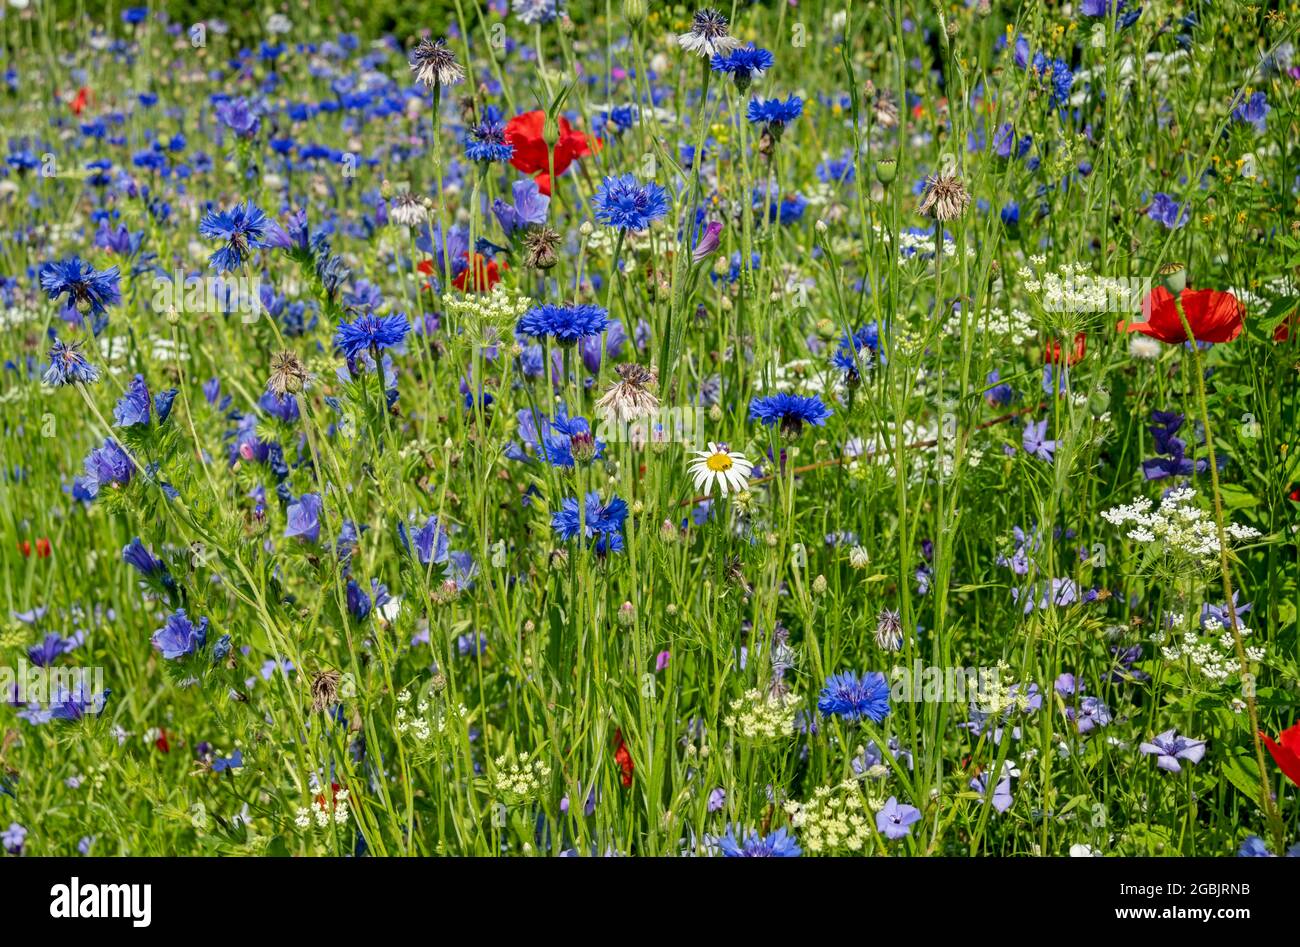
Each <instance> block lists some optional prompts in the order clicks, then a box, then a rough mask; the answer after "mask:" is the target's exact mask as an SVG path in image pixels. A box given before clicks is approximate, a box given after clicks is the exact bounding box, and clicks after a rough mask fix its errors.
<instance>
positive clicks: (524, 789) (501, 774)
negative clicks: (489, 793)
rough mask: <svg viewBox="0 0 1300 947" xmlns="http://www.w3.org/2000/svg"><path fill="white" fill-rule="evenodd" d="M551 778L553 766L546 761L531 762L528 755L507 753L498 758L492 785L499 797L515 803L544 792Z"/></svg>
mask: <svg viewBox="0 0 1300 947" xmlns="http://www.w3.org/2000/svg"><path fill="white" fill-rule="evenodd" d="M550 778H551V766H550V764H549V763H547V762H545V761H544V760H531V761H530V760H529V758H528V754H527V753H519V754H517V755H516V754H515V753H513V752H512V753H506V754H503V755H502V756H498V757H497V758H496V774H495V775H494V776H493V777H492V784H493V786H494V787H495V788H496V791H497V793H498V794H499V795H501V796H504V797H506V798H507V799H512V800H515V801H519V800H523V799H528V798H530V797H532V796H535V795H537V794H538V793H539V792H541V790H542V785H543V784H544V783H545V782H546V781H547V780H549V779H550Z"/></svg>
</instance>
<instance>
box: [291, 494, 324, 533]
mask: <svg viewBox="0 0 1300 947" xmlns="http://www.w3.org/2000/svg"><path fill="white" fill-rule="evenodd" d="M322 506H323V504H322V502H321V498H320V494H319V493H304V494H303V495H302V496H300V497H299V498H298V499H297V500H295V501H294V502H292V503H290V504H289V509H288V523H287V524H286V526H285V530H284V535H285V536H286V537H289V536H298V537H300V538H302V539H305V540H307V542H309V543H314V542H317V541H318V540H319V539H320V514H321V507H322Z"/></svg>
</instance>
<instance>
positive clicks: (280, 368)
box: [266, 349, 307, 398]
mask: <svg viewBox="0 0 1300 947" xmlns="http://www.w3.org/2000/svg"><path fill="white" fill-rule="evenodd" d="M306 382H307V369H306V368H305V367H304V366H303V364H302V360H301V359H299V358H298V355H297V353H295V352H291V351H289V350H288V349H285V350H283V351H280V352H276V353H275V354H274V355H272V356H271V376H270V377H269V378H267V380H266V389H267V391H269V392H271V393H272V394H274V395H275V396H276V397H279V398H283V397H284V396H285V395H295V394H297V393H298V392H300V391H302V387H303V385H304V384H306Z"/></svg>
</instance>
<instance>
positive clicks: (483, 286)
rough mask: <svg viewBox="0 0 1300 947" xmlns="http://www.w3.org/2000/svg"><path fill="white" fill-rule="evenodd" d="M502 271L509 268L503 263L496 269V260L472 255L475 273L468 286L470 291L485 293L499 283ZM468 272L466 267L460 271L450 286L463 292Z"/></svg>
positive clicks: (478, 254) (467, 279)
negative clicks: (471, 283)
mask: <svg viewBox="0 0 1300 947" xmlns="http://www.w3.org/2000/svg"><path fill="white" fill-rule="evenodd" d="M502 269H509V267H507V266H506V265H505V264H504V263H503V264H501V266H500V268H498V266H497V261H496V260H489V259H487V257H485V256H483V254H481V253H476V254H474V270H475V273H474V281H473V285H472V286H470V289H472V290H477V291H478V292H481V293H485V292H487V291H488V290H490V289H491V288H492V287H493V286H495V285H496V284H497V283H499V282H501V270H502ZM469 271H470V268H469V267H468V266H467V267H465V269H463V270H461V271H460V275H459V276H457V277H456V278H455V279H454V280H452V281H451V285H452V286H455V287H456V288H457V289H459V290H461V291H462V292H464V291H465V284H466V283H468V282H469V281H470V280H469Z"/></svg>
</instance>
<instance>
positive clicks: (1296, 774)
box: [1259, 723, 1300, 786]
mask: <svg viewBox="0 0 1300 947" xmlns="http://www.w3.org/2000/svg"><path fill="white" fill-rule="evenodd" d="M1259 735H1260V737H1261V738H1262V739H1263V740H1264V745H1265V746H1267V747H1268V751H1269V752H1270V753H1272V754H1273V759H1274V760H1276V761H1277V765H1278V766H1279V767H1280V768H1281V770H1282V772H1284V773H1286V777H1287V779H1289V780H1291V782H1293V783H1295V784H1296V785H1297V786H1300V723H1294V724H1292V725H1291V728H1290V729H1289V730H1283V731H1282V732H1281V733H1279V734H1278V736H1277V742H1276V743H1274V742H1273V739H1272V738H1271V737H1270V736H1269V735H1268V734H1267V733H1265V732H1264V731H1262V730H1261V731H1260V732H1259ZM1279 744H1280V745H1279Z"/></svg>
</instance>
